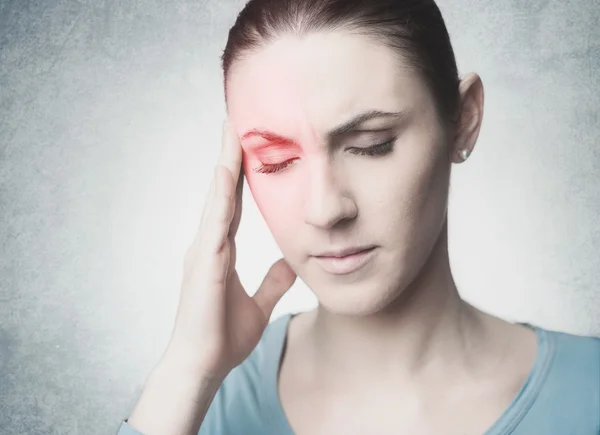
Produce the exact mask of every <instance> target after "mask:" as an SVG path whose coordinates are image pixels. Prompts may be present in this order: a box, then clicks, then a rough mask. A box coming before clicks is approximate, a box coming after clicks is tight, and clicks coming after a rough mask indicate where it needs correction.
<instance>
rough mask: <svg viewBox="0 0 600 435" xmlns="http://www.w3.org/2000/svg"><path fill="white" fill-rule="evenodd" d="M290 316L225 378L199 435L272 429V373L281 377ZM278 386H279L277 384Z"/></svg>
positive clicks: (271, 325) (270, 330) (266, 333)
mask: <svg viewBox="0 0 600 435" xmlns="http://www.w3.org/2000/svg"><path fill="white" fill-rule="evenodd" d="M288 320H289V315H283V316H281V317H279V318H277V319H275V320H273V321H272V322H271V323H269V325H268V326H267V327H266V328H265V331H264V333H263V335H262V337H261V339H260V341H259V343H258V345H257V346H256V347H255V348H254V350H253V351H252V353H251V354H250V355H249V356H248V358H246V360H245V361H244V362H243V363H242V364H240V365H239V366H237V367H235V368H234V369H233V370H232V371H231V372H230V373H229V375H228V376H227V377H226V378H225V380H224V381H223V383H222V384H221V387H220V388H219V391H218V392H217V394H216V395H215V397H214V399H213V401H212V403H211V406H210V408H209V410H208V412H207V414H206V417H205V419H204V422H203V423H202V426H201V429H200V432H199V435H205V434H206V435H208V434H210V435H229V434H240V433H244V434H247V435H254V434H262V433H264V430H265V426H268V425H269V421H268V420H269V418H270V417H269V410H270V407H271V406H272V405H271V403H270V401H271V400H273V397H272V395H271V394H269V393H270V391H271V389H272V385H271V384H272V382H273V381H274V382H276V381H277V379H276V378H275V379H274V380H272V379H271V377H272V376H271V375H272V372H274V376H276V375H277V372H276V369H277V367H278V363H279V357H280V351H281V345H282V344H283V342H282V340H283V338H285V329H286V326H287V321H288ZM275 385H276V384H275Z"/></svg>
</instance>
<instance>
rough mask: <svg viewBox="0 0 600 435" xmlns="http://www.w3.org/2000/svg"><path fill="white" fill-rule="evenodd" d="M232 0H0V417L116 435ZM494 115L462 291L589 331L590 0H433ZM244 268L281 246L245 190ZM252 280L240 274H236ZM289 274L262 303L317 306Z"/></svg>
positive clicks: (462, 229)
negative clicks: (286, 285)
mask: <svg viewBox="0 0 600 435" xmlns="http://www.w3.org/2000/svg"><path fill="white" fill-rule="evenodd" d="M241 4H243V2H242V1H224V0H212V1H197V0H196V1H192V0H189V1H186V0H171V1H163V0H160V1H159V0H137V1H122V2H119V1H117V0H97V1H92V0H79V1H75V0H38V1H33V0H31V1H29V0H0V204H1V209H0V219H1V222H2V223H1V226H0V241H1V242H0V243H1V246H2V253H1V255H0V280H1V281H0V282H1V284H0V433H1V434H3V435H4V434H11V435H13V434H90V435H91V434H110V433H114V431H115V430H116V429H117V426H118V424H119V421H120V419H122V418H124V417H126V415H127V414H128V412H129V411H130V409H131V407H132V406H133V404H134V402H135V400H136V399H137V395H138V394H139V392H140V389H141V387H142V385H143V382H144V380H145V378H146V376H147V374H148V371H149V370H150V369H151V367H152V366H153V364H154V363H155V362H156V360H157V358H159V356H160V355H161V353H162V350H163V348H164V345H165V343H166V340H167V338H168V334H169V332H170V327H171V322H172V320H173V316H174V312H175V308H176V303H177V296H178V291H179V283H180V279H181V269H182V261H183V256H184V252H185V249H186V248H187V245H188V243H189V242H190V241H191V238H192V236H193V234H194V232H195V229H196V225H197V221H198V218H199V215H200V210H201V205H202V203H203V197H204V194H205V191H206V188H207V184H208V180H209V178H210V176H211V174H212V170H211V168H212V165H213V164H214V162H215V161H216V158H217V154H218V148H219V141H220V126H221V121H222V119H223V116H224V104H223V101H222V88H221V75H220V74H221V73H220V69H219V60H218V56H219V55H220V53H221V50H222V48H223V46H224V43H225V38H226V35H227V30H228V29H229V27H230V26H231V24H233V20H234V18H235V15H236V13H237V11H238V9H239V7H240V5H241ZM439 4H440V7H441V9H442V11H443V13H444V15H445V18H446V21H447V24H448V27H449V30H450V33H451V36H452V38H453V43H454V45H455V49H456V54H457V57H458V60H459V67H460V69H461V72H463V73H466V72H468V71H477V72H479V73H480V74H481V76H482V78H483V80H484V84H485V86H486V113H485V120H484V124H483V130H482V133H481V136H480V140H479V143H478V148H476V150H475V153H474V154H473V156H472V157H471V159H469V161H468V162H467V164H465V165H461V166H458V167H456V169H455V173H454V174H453V186H452V194H451V195H452V196H451V205H450V207H451V208H450V219H451V223H450V231H451V234H450V237H451V251H452V252H451V254H452V261H453V266H454V270H455V273H456V277H457V282H458V284H459V286H460V288H461V291H462V292H463V295H464V297H465V298H466V299H468V300H470V301H471V302H472V303H474V304H475V305H478V306H480V307H481V308H483V309H486V310H487V311H489V312H492V313H494V314H496V315H499V316H502V317H505V318H507V319H513V320H525V321H529V322H531V323H536V324H538V325H540V326H543V327H547V328H552V329H559V330H562V331H567V332H572V333H578V334H593V335H600V288H599V287H600V286H599V284H598V280H599V278H600V272H599V271H600V258H599V256H598V254H597V252H598V249H597V246H598V244H599V243H600V225H599V224H598V217H600V198H599V191H600V178H599V176H598V175H599V170H598V166H599V165H600V153H599V151H598V144H597V138H598V130H599V128H598V115H599V110H598V107H599V103H600V91H599V90H598V85H599V84H600V80H599V76H600V73H599V72H598V69H599V67H600V30H599V29H600V20H599V16H600V13H599V11H598V10H599V8H600V5H599V4H598V2H597V0H572V1H565V0H528V1H521V0H441V1H440V2H439ZM245 200H246V203H247V204H248V206H247V207H246V208H245V211H244V220H243V221H242V225H241V227H240V234H239V240H240V242H239V245H240V247H239V254H238V255H239V262H240V275H241V277H242V279H243V281H244V282H246V283H247V285H248V288H249V289H252V288H255V287H256V285H258V283H259V282H260V280H261V279H262V275H263V274H264V272H265V271H266V269H267V268H268V266H269V265H270V263H271V262H272V261H274V260H275V259H276V258H277V257H278V255H279V251H278V249H277V247H276V245H275V243H274V241H273V240H271V237H270V234H269V232H268V230H267V228H266V226H265V225H264V222H262V220H261V218H260V215H259V213H258V211H257V209H256V208H255V206H254V203H253V202H252V199H251V197H249V196H248V191H246V197H245ZM249 291H250V290H249ZM315 302H316V301H315V299H314V296H313V295H312V293H310V291H309V290H308V289H306V287H304V286H303V283H302V282H298V283H297V284H296V285H295V286H294V288H293V289H292V291H290V292H289V293H288V294H287V295H286V296H285V297H284V299H283V300H282V302H281V303H280V304H279V306H278V307H277V308H276V311H275V313H274V317H276V316H278V315H280V314H282V313H283V312H287V311H296V310H300V309H305V308H309V307H311V306H313V305H314V303H315Z"/></svg>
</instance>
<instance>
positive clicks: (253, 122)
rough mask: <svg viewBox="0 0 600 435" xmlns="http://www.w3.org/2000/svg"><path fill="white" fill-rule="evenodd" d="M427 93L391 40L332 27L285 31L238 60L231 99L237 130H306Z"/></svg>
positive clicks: (317, 130) (405, 105)
mask: <svg viewBox="0 0 600 435" xmlns="http://www.w3.org/2000/svg"><path fill="white" fill-rule="evenodd" d="M423 94H424V89H423V85H422V83H421V81H420V80H419V79H418V77H417V76H416V75H415V74H414V73H413V72H412V71H411V70H410V69H409V68H408V67H407V65H406V64H403V62H402V61H401V60H400V59H399V58H398V56H396V55H395V54H394V53H393V52H392V51H391V49H389V48H388V47H387V46H385V45H384V44H381V43H376V42H372V41H371V40H370V39H369V38H367V37H364V36H359V35H354V34H351V33H347V32H327V33H311V34H308V35H306V36H302V37H294V36H289V37H288V36H286V37H281V38H278V39H277V40H276V41H274V42H272V43H270V44H268V45H266V46H265V47H262V48H261V49H259V50H258V51H257V52H255V53H252V54H250V55H248V56H247V57H246V58H244V59H242V60H240V61H238V62H236V63H235V64H234V65H233V66H232V69H231V71H230V76H229V78H228V95H227V98H228V110H229V117H230V118H231V120H232V121H233V123H234V125H235V126H236V129H237V130H238V133H240V134H241V133H242V132H244V131H247V130H249V129H251V128H277V129H278V132H279V133H282V134H288V135H292V136H293V135H297V136H300V135H302V134H309V133H310V134H314V135H319V134H321V133H322V132H325V131H327V130H328V129H330V128H331V127H332V126H333V125H337V124H339V123H342V122H344V121H346V120H347V119H349V118H350V117H352V116H354V115H355V114H357V113H359V112H363V111H367V110H375V109H376V110H383V111H398V110H404V109H409V108H410V107H409V106H411V105H414V104H417V103H418V102H419V101H421V100H423V98H424V95H423Z"/></svg>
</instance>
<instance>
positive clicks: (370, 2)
mask: <svg viewBox="0 0 600 435" xmlns="http://www.w3.org/2000/svg"><path fill="white" fill-rule="evenodd" d="M338 29H347V30H349V31H352V32H354V33H358V34H361V35H364V36H367V37H370V38H373V39H375V40H376V41H380V42H382V43H384V44H386V45H387V46H388V47H390V48H392V49H393V50H394V52H395V53H397V55H398V56H399V58H401V59H402V60H403V61H404V63H405V64H408V66H409V67H411V68H413V69H414V70H415V71H417V72H419V73H420V74H421V75H422V77H423V78H424V79H425V81H426V83H427V85H428V88H429V89H430V91H431V92H432V94H433V96H434V100H435V102H436V106H437V109H438V114H439V115H440V116H441V117H442V119H444V120H446V121H452V120H454V117H455V115H456V114H457V109H458V104H459V92H458V85H459V82H460V79H459V77H458V70H457V66H456V60H455V57H454V50H453V49H452V44H451V43H450V37H449V35H448V31H447V29H446V25H445V23H444V19H443V18H442V14H441V12H440V10H439V8H438V7H437V5H436V3H435V1H434V0H250V1H248V3H247V4H246V6H245V7H244V8H243V9H242V11H241V12H240V13H239V15H238V17H237V20H236V21H235V24H234V25H233V27H232V28H231V29H230V30H229V38H228V39H227V44H226V46H225V49H224V51H223V54H222V56H221V65H222V68H223V74H224V85H225V95H227V78H228V72H229V71H230V69H231V66H232V64H233V63H234V62H235V61H237V60H240V59H243V58H244V57H245V56H247V55H250V54H252V52H253V51H256V50H258V49H260V48H261V46H264V45H265V44H267V43H269V42H270V41H273V40H274V39H276V38H277V37H278V36H281V35H297V36H301V35H305V34H307V33H309V32H318V31H327V30H338Z"/></svg>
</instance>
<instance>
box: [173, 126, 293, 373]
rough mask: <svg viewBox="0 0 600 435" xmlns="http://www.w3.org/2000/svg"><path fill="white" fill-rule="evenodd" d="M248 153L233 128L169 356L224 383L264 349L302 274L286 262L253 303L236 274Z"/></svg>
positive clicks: (226, 134)
mask: <svg viewBox="0 0 600 435" xmlns="http://www.w3.org/2000/svg"><path fill="white" fill-rule="evenodd" d="M241 165H242V149H241V146H240V143H239V141H238V138H237V135H236V133H235V132H234V131H232V129H231V127H230V126H229V125H228V123H227V122H225V123H224V126H223V143H222V149H221V156H220V159H219V164H218V165H217V166H216V168H215V173H214V178H213V182H212V184H211V188H210V191H209V194H208V198H207V202H206V203H205V206H204V210H203V213H202V219H201V223H200V228H199V229H198V232H197V234H196V237H195V239H194V241H193V243H192V245H191V246H190V248H189V249H188V251H187V254H186V257H185V264H184V277H183V283H182V287H181V295H180V300H179V307H178V310H177V318H176V320H175V326H174V328H173V333H172V336H171V341H170V344H169V348H168V350H167V354H169V355H170V356H174V355H176V358H183V359H184V360H185V361H186V362H187V363H191V364H192V365H193V367H194V368H197V370H199V371H201V372H202V373H203V374H204V375H205V376H210V377H216V378H217V379H218V378H224V377H225V376H226V375H227V374H228V373H229V372H230V371H231V370H232V369H233V368H234V367H236V366H237V365H239V364H240V363H242V362H243V361H244V360H245V359H246V357H247V356H248V355H249V354H250V353H251V352H252V350H253V349H254V348H255V347H256V345H257V344H258V342H259V340H260V338H261V336H262V334H263V332H264V329H265V327H266V326H267V324H268V323H269V318H270V316H271V313H272V312H273V308H274V307H275V304H276V303H277V302H278V301H279V299H280V298H281V297H282V296H283V294H284V293H285V292H286V291H287V290H289V288H290V287H291V286H292V284H293V283H294V281H295V279H296V274H295V273H294V272H293V271H292V269H291V268H290V267H289V265H288V264H287V263H286V262H285V261H284V260H283V259H280V260H279V261H277V262H276V263H275V264H273V265H272V266H271V268H270V269H269V271H268V273H267V275H266V277H265V278H264V280H263V282H262V284H261V286H260V288H259V289H258V291H257V292H256V294H255V295H254V296H253V297H250V296H249V295H248V294H247V293H246V291H245V290H244V288H243V286H242V284H241V283H240V279H239V277H238V274H237V272H236V269H235V262H236V248H235V235H236V232H237V229H238V227H239V223H240V217H241V213H242V187H243V173H242V171H241Z"/></svg>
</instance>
